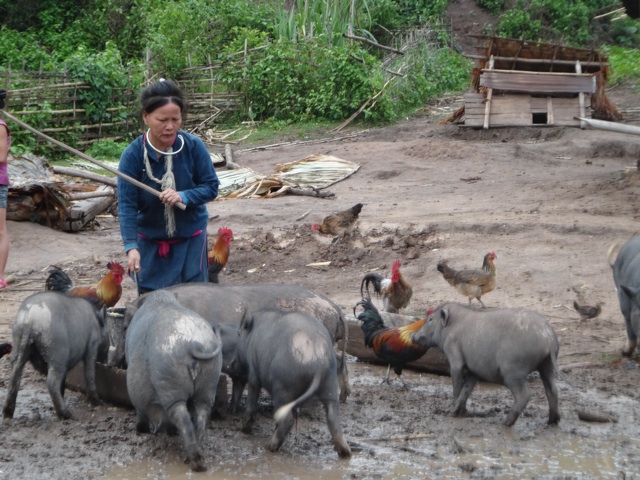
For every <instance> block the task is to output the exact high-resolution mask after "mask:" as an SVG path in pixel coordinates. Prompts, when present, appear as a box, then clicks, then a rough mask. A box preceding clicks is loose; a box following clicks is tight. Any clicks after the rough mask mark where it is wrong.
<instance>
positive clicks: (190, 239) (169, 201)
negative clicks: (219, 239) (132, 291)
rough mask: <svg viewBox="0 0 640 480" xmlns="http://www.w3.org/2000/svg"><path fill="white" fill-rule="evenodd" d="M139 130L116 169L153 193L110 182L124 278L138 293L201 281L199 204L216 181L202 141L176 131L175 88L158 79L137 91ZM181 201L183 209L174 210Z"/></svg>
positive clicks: (203, 211) (203, 236) (203, 248)
mask: <svg viewBox="0 0 640 480" xmlns="http://www.w3.org/2000/svg"><path fill="white" fill-rule="evenodd" d="M140 101H141V104H142V120H143V121H144V123H145V125H146V127H147V130H146V132H145V133H144V134H142V135H141V136H140V137H138V138H137V139H135V140H134V141H133V142H132V143H131V144H130V145H129V146H128V147H127V148H126V149H125V151H124V152H123V153H122V156H121V157H120V164H119V167H118V170H120V171H121V172H122V173H125V174H127V175H129V176H130V177H133V178H135V179H136V180H138V181H140V182H142V183H145V184H146V185H149V186H150V187H152V188H154V189H155V190H158V191H159V192H160V196H159V197H156V196H155V195H152V194H151V193H149V192H147V191H145V190H143V189H141V188H139V187H137V186H135V185H132V184H130V183H128V182H127V181H125V180H123V179H122V178H118V215H119V217H120V231H121V233H122V241H123V243H124V249H125V252H126V253H127V265H128V267H129V273H130V274H134V275H135V278H136V280H137V284H138V293H144V292H148V291H151V290H156V289H158V288H164V287H168V286H170V285H174V284H177V283H186V282H206V281H207V233H206V232H207V222H208V212H207V207H206V204H207V202H210V201H212V200H213V199H215V198H216V196H217V195H218V184H219V182H218V177H217V175H216V172H215V170H214V168H213V163H212V162H211V157H210V155H209V152H208V151H207V148H206V146H205V145H204V143H203V142H202V141H201V140H200V139H199V138H197V137H196V136H194V135H191V134H189V133H187V132H184V131H182V130H180V127H181V126H182V121H183V114H184V110H185V102H184V96H183V94H182V91H181V89H180V88H179V87H178V86H177V85H176V84H175V83H173V82H171V81H167V80H161V81H160V82H157V83H154V84H152V85H150V86H148V87H147V88H145V89H144V90H143V91H142V94H141V96H140ZM178 202H182V203H183V204H185V205H186V209H185V210H181V209H179V208H177V207H176V206H175V205H176V203H178Z"/></svg>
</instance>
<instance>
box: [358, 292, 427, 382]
mask: <svg viewBox="0 0 640 480" xmlns="http://www.w3.org/2000/svg"><path fill="white" fill-rule="evenodd" d="M358 306H361V307H362V308H363V310H362V312H360V314H358V315H357V316H356V309H357V308H358ZM353 315H354V316H356V318H357V319H358V320H360V321H361V322H362V325H361V328H362V332H363V333H364V343H365V345H366V346H367V347H371V348H373V352H374V353H375V354H376V356H377V357H378V358H380V359H381V360H383V361H385V362H387V363H388V364H389V368H387V376H386V378H385V380H384V381H385V382H386V383H389V373H390V372H391V367H393V371H394V372H395V373H396V375H398V376H400V375H402V369H403V368H404V366H405V365H406V364H407V363H409V362H412V361H414V360H417V359H418V358H420V357H422V356H423V355H424V354H425V353H426V352H427V350H428V348H426V347H422V346H420V345H416V344H414V343H413V341H412V340H411V334H412V333H413V332H415V331H417V330H418V329H419V328H420V327H422V326H423V325H424V323H425V322H426V318H422V319H420V320H416V321H415V322H412V323H410V324H408V325H404V326H402V327H388V326H387V325H385V323H384V321H383V320H382V317H381V316H380V312H379V311H378V309H376V307H375V306H374V305H373V303H372V302H371V300H370V299H366V298H363V299H362V300H361V301H360V302H358V303H357V304H356V306H355V307H354V308H353ZM428 315H429V312H428V313H427V316H428Z"/></svg>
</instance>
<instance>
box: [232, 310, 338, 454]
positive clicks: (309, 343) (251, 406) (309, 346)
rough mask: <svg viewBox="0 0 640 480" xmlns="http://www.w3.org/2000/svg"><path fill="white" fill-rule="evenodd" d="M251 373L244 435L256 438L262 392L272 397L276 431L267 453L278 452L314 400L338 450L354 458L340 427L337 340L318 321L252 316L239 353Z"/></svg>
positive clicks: (291, 315) (243, 328)
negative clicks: (298, 414) (302, 407)
mask: <svg viewBox="0 0 640 480" xmlns="http://www.w3.org/2000/svg"><path fill="white" fill-rule="evenodd" d="M236 355H237V356H236V360H235V361H234V363H238V364H239V368H241V369H243V370H245V371H246V372H247V373H248V383H249V387H248V393H247V410H246V413H245V419H244V422H243V425H242V431H243V432H245V433H250V432H251V428H252V426H253V423H254V421H255V414H256V409H257V405H258V397H259V395H260V389H261V388H264V389H265V390H266V391H267V392H269V394H270V395H271V399H272V401H273V406H274V408H275V414H274V418H275V420H276V430H275V432H274V433H273V435H272V437H271V439H270V440H269V443H268V444H267V448H268V449H269V450H271V451H272V452H273V451H276V450H278V449H279V448H280V447H281V445H282V443H283V442H284V440H285V437H286V436H287V434H288V433H289V431H290V430H291V427H292V426H293V423H294V416H293V413H292V411H293V410H294V409H295V408H297V407H298V406H300V405H302V404H303V403H305V402H306V401H307V400H309V399H310V398H312V397H316V398H318V399H319V400H320V402H322V404H323V405H324V408H325V412H326V416H327V425H328V427H329V432H330V433H331V438H332V440H333V444H334V448H335V450H336V451H337V452H338V455H339V456H340V457H349V456H351V449H350V448H349V445H348V444H347V442H346V440H345V438H344V436H343V434H342V429H341V427H340V419H339V414H338V376H337V372H336V356H335V353H334V351H333V345H332V341H331V337H330V335H329V333H328V332H327V330H326V329H325V328H324V326H323V325H322V323H320V321H319V320H318V319H316V318H315V317H312V316H310V315H308V314H305V313H301V312H285V311H266V312H260V313H255V314H253V315H251V316H249V315H248V316H246V317H245V318H244V319H243V320H242V322H241V325H240V338H239V339H238V347H237V350H236Z"/></svg>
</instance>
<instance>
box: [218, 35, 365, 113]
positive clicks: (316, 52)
mask: <svg viewBox="0 0 640 480" xmlns="http://www.w3.org/2000/svg"><path fill="white" fill-rule="evenodd" d="M323 45H324V42H322V41H321V42H320V44H318V43H298V44H294V43H290V42H278V43H276V44H273V45H271V46H270V48H269V49H267V51H266V53H260V54H256V55H254V56H251V57H250V58H249V59H248V61H247V62H246V63H244V64H241V65H230V66H229V67H228V68H227V70H226V71H225V72H224V74H223V76H222V79H223V80H224V81H226V82H228V83H229V84H230V85H231V87H233V88H238V87H240V88H242V89H243V90H244V92H243V93H244V94H245V96H246V98H248V99H250V101H251V109H252V112H253V115H254V116H255V119H256V120H265V119H275V120H283V119H285V120H295V121H298V120H302V119H313V118H326V119H337V118H344V117H345V116H348V115H350V114H351V113H352V112H353V111H354V109H357V108H358V107H359V105H360V104H361V103H362V102H363V101H364V100H365V99H366V98H368V97H369V96H371V95H372V94H373V93H374V92H375V86H376V79H375V78H372V76H371V72H370V67H369V66H368V65H367V62H371V64H375V60H374V59H373V58H372V57H371V56H370V55H368V54H366V53H365V52H362V51H360V50H358V49H357V48H355V47H334V48H327V47H326V46H323ZM358 58H361V59H362V60H358ZM238 79H241V81H238ZM247 107H248V106H247Z"/></svg>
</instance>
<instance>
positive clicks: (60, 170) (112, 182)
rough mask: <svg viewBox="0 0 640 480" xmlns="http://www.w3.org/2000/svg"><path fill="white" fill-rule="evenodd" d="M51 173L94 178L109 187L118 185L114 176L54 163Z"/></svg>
mask: <svg viewBox="0 0 640 480" xmlns="http://www.w3.org/2000/svg"><path fill="white" fill-rule="evenodd" d="M53 173H57V174H59V175H68V176H70V177H79V178H86V179H88V180H95V181H96V182H100V183H104V184H105V185H109V186H110V187H116V186H117V185H118V182H117V180H116V179H115V178H111V177H106V176H104V175H99V174H97V173H93V172H87V171H85V170H79V169H77V168H69V167H58V166H56V165H54V166H53Z"/></svg>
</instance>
